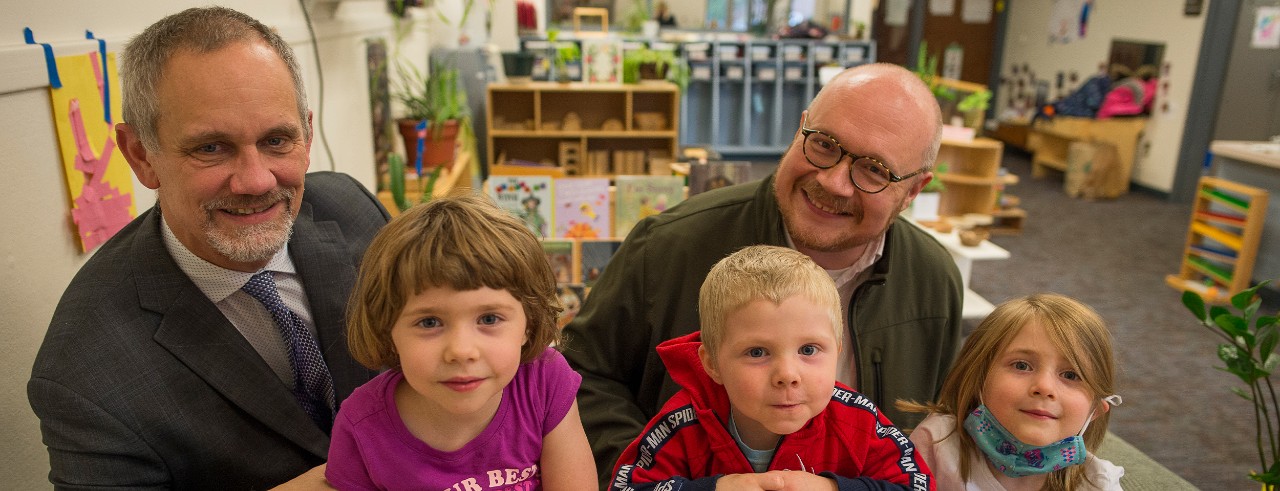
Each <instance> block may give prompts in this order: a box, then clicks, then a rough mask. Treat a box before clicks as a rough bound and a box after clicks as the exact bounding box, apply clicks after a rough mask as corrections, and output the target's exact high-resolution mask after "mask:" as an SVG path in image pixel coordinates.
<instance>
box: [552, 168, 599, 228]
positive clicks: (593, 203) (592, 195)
mask: <svg viewBox="0 0 1280 491" xmlns="http://www.w3.org/2000/svg"><path fill="white" fill-rule="evenodd" d="M552 189H553V195H552V202H553V203H554V205H555V224H556V226H555V231H554V232H553V233H554V235H553V236H554V237H564V238H567V239H595V238H601V237H609V234H611V233H613V229H612V228H610V225H611V223H610V222H611V218H612V217H611V215H612V213H610V204H609V179H608V178H604V177H600V178H594V177H582V178H564V179H556V180H555V182H554V183H553V185H552Z"/></svg>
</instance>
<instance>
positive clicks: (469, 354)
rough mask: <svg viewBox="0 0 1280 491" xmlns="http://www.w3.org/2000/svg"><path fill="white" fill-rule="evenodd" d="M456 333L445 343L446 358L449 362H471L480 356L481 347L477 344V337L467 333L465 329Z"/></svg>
mask: <svg viewBox="0 0 1280 491" xmlns="http://www.w3.org/2000/svg"><path fill="white" fill-rule="evenodd" d="M459 331H462V332H458V331H455V332H453V333H452V334H450V335H449V337H448V340H447V341H446V342H445V349H444V358H445V361H448V362H461V361H471V360H474V359H476V357H477V356H479V352H480V351H479V347H478V345H477V344H476V339H475V336H472V335H471V333H468V332H466V330H465V329H462V330H459Z"/></svg>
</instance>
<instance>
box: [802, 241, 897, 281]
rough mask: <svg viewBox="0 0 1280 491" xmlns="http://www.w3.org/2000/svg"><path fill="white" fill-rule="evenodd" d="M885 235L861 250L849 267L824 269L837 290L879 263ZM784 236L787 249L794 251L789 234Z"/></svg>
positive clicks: (882, 254)
mask: <svg viewBox="0 0 1280 491" xmlns="http://www.w3.org/2000/svg"><path fill="white" fill-rule="evenodd" d="M885 235H886V234H881V235H880V237H878V238H877V239H876V240H875V241H874V242H870V243H868V244H867V248H866V249H863V252H862V257H859V258H858V260H857V261H854V262H853V264H851V265H849V267H847V268H841V269H824V271H826V272H827V274H828V275H831V280H832V281H834V282H835V284H836V287H837V288H839V287H841V286H844V284H846V283H848V282H850V281H852V280H853V279H854V278H857V277H858V275H859V274H860V273H862V272H863V271H867V270H869V269H870V268H871V265H873V264H875V263H876V261H879V260H880V258H881V257H883V256H884V240H885ZM786 236H787V247H790V248H792V249H795V248H796V243H795V242H794V241H792V240H791V233H790V232H787V234H786Z"/></svg>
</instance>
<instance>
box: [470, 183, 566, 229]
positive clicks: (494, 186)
mask: <svg viewBox="0 0 1280 491" xmlns="http://www.w3.org/2000/svg"><path fill="white" fill-rule="evenodd" d="M484 192H485V194H487V195H489V197H490V198H493V201H494V202H495V203H497V204H498V207H499V208H502V209H504V210H507V211H508V212H510V213H511V214H512V215H515V216H516V217H517V218H519V219H520V220H521V221H523V222H524V225H525V227H528V228H529V231H531V232H533V235H534V236H536V237H538V238H540V239H541V238H546V237H550V236H551V227H552V223H554V222H552V220H553V218H554V211H553V210H554V209H553V208H552V205H551V201H552V195H551V177H548V176H508V175H490V176H489V180H488V181H486V182H485V186H484Z"/></svg>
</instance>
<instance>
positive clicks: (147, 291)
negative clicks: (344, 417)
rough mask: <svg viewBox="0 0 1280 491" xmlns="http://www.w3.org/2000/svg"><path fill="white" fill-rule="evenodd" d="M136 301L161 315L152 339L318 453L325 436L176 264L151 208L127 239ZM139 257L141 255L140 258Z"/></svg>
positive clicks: (322, 453) (321, 452)
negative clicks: (136, 231) (139, 228)
mask: <svg viewBox="0 0 1280 491" xmlns="http://www.w3.org/2000/svg"><path fill="white" fill-rule="evenodd" d="M133 253H134V257H137V258H140V260H139V261H137V263H136V264H137V266H135V268H136V269H135V278H137V280H138V285H137V287H138V293H139V294H138V296H139V298H141V299H142V307H143V308H144V309H147V310H151V311H154V312H156V313H158V314H160V315H161V316H162V318H161V321H160V325H159V326H158V328H157V330H156V334H155V336H154V339H155V341H156V343H158V344H159V345H161V346H163V347H164V348H165V349H166V350H168V351H169V353H171V354H173V356H174V357H175V358H177V359H178V360H180V361H181V362H182V363H183V364H184V365H186V366H187V367H188V368H189V369H191V371H192V372H193V373H195V374H196V375H197V376H198V377H200V378H201V379H203V380H204V381H205V382H206V383H208V384H209V386H210V387H212V388H213V389H214V390H216V391H217V392H218V393H220V394H222V396H223V397H225V398H226V399H227V400H229V401H231V403H232V404H234V405H236V406H237V407H239V408H240V409H241V410H243V411H245V412H246V413H248V414H249V415H251V416H252V417H253V418H255V419H257V420H258V421H260V422H261V423H262V424H264V425H266V426H267V427H269V428H271V429H273V430H275V431H276V432H278V433H280V434H281V435H283V436H284V437H285V438H288V439H289V440H290V441H292V442H294V443H295V444H297V445H299V446H301V447H302V448H305V449H307V450H308V451H310V452H312V453H314V454H315V455H317V456H318V457H321V458H324V457H326V456H327V453H328V440H329V439H328V436H327V435H325V434H324V432H322V431H320V429H319V428H317V427H316V426H315V424H314V423H312V422H311V419H310V418H309V417H308V416H307V414H306V413H305V412H303V411H302V408H301V407H300V406H299V405H298V403H297V401H296V400H295V399H294V397H293V394H291V393H290V392H289V390H288V388H287V387H286V386H285V385H284V384H283V383H281V382H280V379H279V378H277V377H276V376H275V374H274V372H272V371H271V368H270V367H268V366H267V364H266V362H265V361H263V360H262V357H261V356H258V353H257V352H256V351H254V349H253V347H252V346H251V345H250V344H249V342H248V341H246V340H245V339H244V336H242V335H241V334H240V332H239V331H237V330H236V328H235V326H233V325H231V322H230V321H228V320H227V318H226V317H225V316H223V315H222V312H221V311H219V310H218V308H217V306H215V305H214V304H213V302H210V301H209V299H208V297H205V296H204V293H203V292H201V291H200V289H199V288H197V287H196V285H195V283H192V282H191V280H190V278H188V277H187V276H186V274H184V273H183V272H182V270H181V269H179V268H178V265H177V264H176V263H175V262H174V261H173V258H172V256H170V255H169V251H168V250H167V249H166V248H165V246H164V241H163V238H162V237H161V234H160V214H158V213H155V212H154V210H153V211H152V212H151V213H150V216H149V217H148V219H147V223H145V224H144V226H143V227H142V231H141V232H140V233H139V234H138V237H137V238H136V239H135V240H134V243H133ZM144 258H145V259H144Z"/></svg>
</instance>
